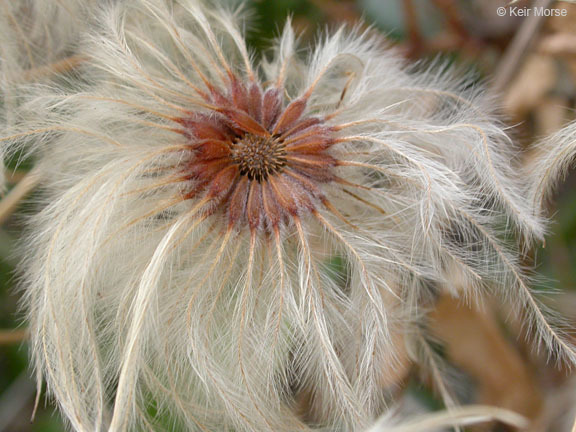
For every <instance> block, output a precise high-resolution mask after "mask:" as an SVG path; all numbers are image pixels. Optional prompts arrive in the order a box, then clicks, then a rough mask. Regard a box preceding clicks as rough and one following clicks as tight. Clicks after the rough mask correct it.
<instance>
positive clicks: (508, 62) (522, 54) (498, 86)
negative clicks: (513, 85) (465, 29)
mask: <svg viewBox="0 0 576 432" xmlns="http://www.w3.org/2000/svg"><path fill="white" fill-rule="evenodd" d="M553 1H554V0H535V2H534V7H537V8H544V9H546V8H548V7H549V6H550V5H551V4H552V2H553ZM543 23H544V17H543V16H540V15H538V14H531V15H530V16H529V17H528V18H526V20H525V21H524V23H523V24H522V26H521V27H520V30H518V32H517V33H516V36H514V39H513V40H512V43H511V44H510V46H509V47H508V49H507V50H506V53H505V54H504V56H503V57H502V60H501V61H500V64H499V65H498V67H497V68H496V72H495V74H494V76H495V79H494V81H493V83H492V88H491V91H492V93H493V94H500V93H502V92H503V91H504V90H505V89H506V87H508V84H510V82H511V81H512V80H513V79H514V76H515V75H516V72H517V71H518V69H519V68H520V66H521V65H522V63H524V60H525V59H526V56H527V54H528V52H529V49H530V47H531V45H532V43H533V42H534V38H535V37H536V35H537V34H538V32H539V30H540V27H541V26H542V24H543Z"/></svg>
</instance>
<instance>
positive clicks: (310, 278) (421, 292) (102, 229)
mask: <svg viewBox="0 0 576 432" xmlns="http://www.w3.org/2000/svg"><path fill="white" fill-rule="evenodd" d="M96 22H98V23H99V24H98V26H97V27H96V28H95V29H93V30H91V31H90V32H88V34H87V35H85V37H84V39H83V42H82V43H81V52H82V54H83V55H84V56H85V60H84V61H83V63H82V65H81V68H80V69H79V72H78V73H80V74H81V76H82V80H81V82H80V83H78V82H76V83H75V84H74V85H67V86H62V88H57V87H55V86H54V87H52V88H36V89H34V91H33V92H31V94H32V95H31V96H30V99H29V101H28V102H27V104H26V105H25V106H24V107H23V108H22V110H23V112H25V113H26V116H27V118H36V119H37V120H36V122H35V123H34V124H33V125H32V126H30V123H28V124H26V125H25V127H24V126H23V127H15V128H14V130H10V131H9V133H10V136H9V137H8V138H5V139H4V142H6V143H7V144H8V145H9V147H8V149H9V150H10V151H13V152H15V151H17V150H18V149H22V148H24V149H26V151H28V152H30V153H32V154H35V155H37V169H38V171H39V173H40V175H41V176H42V180H41V191H40V195H41V200H42V204H43V209H42V210H41V212H40V213H39V214H38V215H36V216H34V217H33V219H32V221H31V222H30V229H29V236H28V239H27V243H26V246H25V247H26V248H28V249H27V257H26V260H25V263H24V264H23V269H25V271H24V272H23V275H24V276H23V278H24V285H25V289H26V291H25V292H26V299H25V304H26V308H27V312H28V316H29V320H30V331H31V345H32V351H33V359H34V364H35V367H36V368H37V371H38V380H39V382H42V380H43V379H45V380H46V382H47V386H48V390H49V392H50V394H51V395H53V396H54V397H55V399H56V400H57V401H58V403H59V405H60V407H61V409H62V411H63V413H64V414H65V416H66V417H67V419H68V420H69V421H70V423H71V425H72V427H73V428H74V429H75V430H79V431H95V430H97V431H99V430H111V431H125V430H163V429H166V430H198V431H225V430H226V431H227V430H230V431H232V430H233V431H276V432H280V431H286V432H288V431H290V432H293V431H297V430H320V429H322V428H324V429H322V430H341V431H361V430H364V429H365V428H367V427H369V426H370V425H371V424H372V423H373V421H374V420H375V419H376V418H377V417H378V416H379V415H380V414H382V413H383V412H385V410H386V407H387V405H388V403H389V402H390V395H391V392H392V391H393V390H394V388H393V382H394V381H393V380H391V379H390V378H389V377H390V376H394V375H395V374H397V373H398V371H399V369H400V368H403V367H406V366H405V365H406V363H407V359H410V360H415V361H418V359H417V358H416V354H414V353H417V352H419V350H418V349H417V348H418V345H419V344H422V343H425V339H426V334H425V333H426V332H425V330H423V327H424V326H425V313H426V311H427V309H428V308H429V307H431V306H432V304H433V300H434V298H435V297H436V296H437V295H438V294H439V293H440V292H442V291H444V292H446V291H447V292H449V293H450V294H451V295H454V296H462V297H463V298H467V299H471V300H474V299H476V298H478V297H480V296H481V295H482V294H483V293H485V292H489V291H490V292H496V293H498V294H499V295H501V297H502V298H503V299H505V300H506V301H509V302H510V303H511V304H513V305H515V307H516V310H517V311H519V312H520V313H522V314H524V315H525V318H526V320H527V322H529V323H532V324H533V325H534V327H533V329H534V330H536V331H537V332H538V338H539V340H543V341H545V342H546V344H547V345H548V347H549V348H550V349H551V350H552V351H555V352H558V353H560V354H562V355H564V356H567V357H569V358H570V359H572V358H573V354H572V349H571V347H569V346H568V345H567V344H566V342H564V341H563V340H562V339H561V338H560V337H559V336H558V335H557V334H556V333H555V332H554V331H553V330H552V327H551V326H550V325H549V324H548V323H547V322H546V320H545V318H544V316H543V314H542V313H541V312H540V310H539V308H538V305H537V303H536V300H535V299H534V298H533V297H532V295H531V293H530V291H529V288H528V286H527V282H526V279H525V277H524V275H523V272H522V271H521V269H520V266H519V261H520V259H521V255H520V252H519V248H517V247H515V246H514V244H513V243H514V242H513V241H510V240H509V238H510V237H512V236H513V235H517V236H518V238H519V239H521V242H523V243H529V242H530V241H532V240H533V239H539V238H541V237H542V235H543V233H544V228H543V223H542V221H541V219H540V216H539V215H538V214H537V212H535V211H534V209H533V206H532V205H531V203H530V202H528V201H527V200H525V199H524V196H523V195H524V194H525V193H524V191H525V189H526V188H525V186H524V185H523V184H522V178H520V176H519V175H518V172H519V168H518V167H517V165H516V158H517V157H518V153H517V150H516V149H515V148H514V146H513V145H512V144H511V142H510V139H509V138H508V137H507V135H506V134H505V132H504V130H503V128H502V126H501V125H500V124H499V123H498V122H497V121H496V120H495V119H494V118H493V117H492V116H491V114H490V110H489V109H488V108H489V105H490V101H488V100H485V98H484V97H483V95H482V94H483V91H482V89H480V88H473V87H471V86H470V85H469V83H468V81H467V80H466V79H462V80H458V79H456V78H455V76H454V75H453V74H451V73H449V72H446V71H441V72H438V71H437V68H430V69H425V68H422V67H420V69H418V68H416V67H412V68H410V67H407V66H406V65H404V64H403V61H402V60H401V59H400V57H399V56H398V55H397V54H396V53H395V52H394V51H393V50H391V49H389V48H388V47H386V46H385V44H384V43H383V41H382V39H381V37H379V36H377V35H375V34H372V32H371V31H370V30H368V31H365V32H363V31H359V30H357V29H346V28H342V29H340V30H338V31H336V32H334V33H331V34H329V35H326V36H323V37H321V38H320V39H319V40H318V41H317V43H316V45H315V47H314V48H313V49H312V50H310V51H309V53H308V54H306V55H304V52H299V48H298V44H297V40H296V37H295V35H294V32H293V30H292V27H291V25H290V23H288V24H287V25H286V26H285V28H284V30H283V31H282V34H281V36H280V37H279V40H278V41H277V42H276V43H275V44H274V48H273V50H272V51H271V53H270V55H269V56H263V57H262V58H263V59H262V60H261V61H259V62H258V61H256V60H255V58H256V55H253V54H251V53H250V52H249V50H248V48H247V47H246V44H245V41H244V38H243V35H242V32H241V31H240V29H241V28H242V26H243V20H242V16H241V13H240V12H238V11H227V10H212V9H208V8H206V7H205V6H202V5H201V4H200V3H198V2H197V1H193V0H179V1H164V0H162V1H159V0H156V1H152V0H138V1H136V0H135V1H127V2H123V3H122V4H119V5H115V6H109V7H107V8H106V9H105V10H104V12H103V13H102V15H101V16H100V18H99V19H98V20H96ZM437 66H441V65H437ZM456 278H457V279H458V280H459V281H460V283H459V284H458V285H456V284H455V283H454V280H455V279H456ZM302 401H305V403H303V402H302Z"/></svg>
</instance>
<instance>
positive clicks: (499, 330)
mask: <svg viewBox="0 0 576 432" xmlns="http://www.w3.org/2000/svg"><path fill="white" fill-rule="evenodd" d="M46 1H57V0H46ZM86 1H90V0H86ZM0 3H1V1H0ZM245 3H246V4H247V7H248V9H249V10H250V11H252V19H251V25H250V27H249V28H248V39H249V43H250V45H251V46H252V48H253V49H254V50H256V51H258V52H264V53H265V52H266V49H267V48H268V47H269V46H270V41H271V40H272V39H273V38H274V37H275V36H277V35H278V33H279V30H280V29H281V28H282V26H283V23H284V21H285V19H286V17H287V16H291V17H292V18H293V22H294V24H295V27H296V28H297V29H298V31H299V32H300V33H301V36H302V40H303V42H304V44H303V45H306V44H307V43H313V42H314V39H315V37H316V36H317V35H318V34H319V32H320V31H323V30H324V29H326V28H327V27H328V28H334V27H337V26H339V25H341V24H342V23H347V24H349V25H358V26H368V25H371V26H373V27H372V30H371V31H374V32H380V33H382V34H383V35H384V36H385V38H386V39H387V40H388V41H389V43H390V45H392V46H394V47H395V48H396V49H397V50H399V52H400V53H401V54H402V55H403V56H404V57H405V58H406V59H407V61H415V60H425V61H429V60H435V59H437V58H442V59H445V60H446V62H448V63H453V64H455V65H457V66H459V67H460V68H461V69H462V70H471V71H473V72H474V76H476V77H477V80H478V82H479V83H482V84H483V85H485V86H487V89H488V91H490V92H492V93H493V94H494V95H495V96H494V106H495V108H496V109H497V110H498V112H499V113H500V115H501V116H502V117H503V119H504V121H505V122H506V123H507V124H508V125H509V126H510V128H511V129H510V133H511V134H512V135H513V136H514V137H515V138H516V139H517V142H518V143H519V145H521V146H523V147H524V148H525V149H526V152H525V157H526V158H530V153H531V150H530V149H531V148H532V147H533V146H534V143H536V142H537V140H538V138H540V137H543V136H545V135H547V134H549V133H552V132H554V131H556V130H558V129H559V128H561V127H562V126H563V125H564V124H566V123H567V122H569V121H571V120H574V119H575V118H576V114H575V111H574V108H575V103H576V4H574V2H573V1H557V2H554V1H552V0H536V1H534V2H532V1H528V0H526V1H518V0H517V1H514V2H511V1H509V0H245ZM510 3H513V4H512V5H510ZM534 5H539V6H544V7H554V8H562V9H565V10H566V13H565V14H563V15H565V16H559V17H541V18H537V17H534V16H531V17H528V18H525V17H519V16H514V13H512V12H511V8H512V7H517V8H523V7H528V6H529V7H532V6H534ZM504 6H507V9H506V11H505V13H504V14H502V10H499V9H498V8H499V7H504ZM499 11H500V15H503V16H500V15H499V13H498V12H499ZM29 168H30V167H29V166H27V165H26V163H24V164H19V166H18V169H17V170H15V171H14V172H10V173H9V187H10V188H21V190H22V191H25V190H26V189H27V186H26V183H25V182H26V180H24V183H23V182H22V181H23V180H22V179H25V178H26V177H25V175H26V172H27V170H29ZM32 193H33V192H32ZM16 195H18V194H16ZM6 196H8V197H9V196H14V194H7V195H6ZM27 205H29V204H27V203H26V201H20V202H19V204H18V205H17V207H18V208H17V210H18V211H17V212H16V213H12V212H11V211H10V212H8V213H12V214H8V213H6V214H7V217H5V218H1V217H0V432H33V431H34V432H39V431H40V432H52V431H54V432H56V431H64V430H65V428H64V425H63V423H62V421H61V419H60V417H59V415H58V414H57V412H56V411H55V410H54V407H53V405H51V403H50V401H46V400H45V398H44V397H43V396H42V397H41V398H40V404H39V409H38V412H37V414H36V417H35V420H34V421H33V422H31V421H30V419H31V415H32V411H33V407H34V401H35V397H36V390H35V386H34V383H33V381H32V380H31V379H30V376H31V374H32V371H30V370H28V369H27V363H28V361H27V359H28V357H27V355H28V354H27V344H26V332H25V326H24V324H23V323H22V320H21V316H20V315H19V314H18V303H19V297H20V294H19V293H18V292H17V291H16V289H15V286H16V282H17V280H16V277H15V272H14V269H15V262H16V255H15V239H17V238H18V237H19V235H20V232H21V229H22V222H23V218H24V216H22V215H23V214H24V215H25V214H26V206H27ZM0 206H4V207H6V206H10V207H14V208H15V207H16V206H13V205H12V203H10V202H8V199H7V198H6V197H4V198H3V199H2V200H1V201H0ZM549 211H550V215H552V216H553V221H554V223H553V225H552V226H551V232H550V235H549V236H548V237H547V240H546V244H545V245H537V247H536V248H535V250H534V252H533V256H532V257H531V258H530V259H528V262H526V264H528V265H531V264H533V263H535V264H536V268H537V273H538V275H539V277H538V280H537V281H535V283H534V285H535V288H538V289H541V290H543V291H549V292H552V291H556V293H555V295H553V296H551V299H550V304H551V306H552V307H554V308H555V309H556V310H558V311H559V312H560V313H562V314H563V315H564V316H565V317H566V319H567V320H568V322H570V323H576V291H575V285H576V173H573V174H572V175H569V176H568V178H567V179H566V181H565V182H563V184H562V185H561V187H560V189H559V191H558V193H557V194H556V196H555V199H554V201H553V202H552V203H551V205H550V209H549ZM0 214H2V212H0ZM507 318H508V317H507V313H506V311H503V310H500V308H499V307H498V304H495V303H494V304H492V303H491V302H490V301H489V300H488V301H487V302H486V304H485V305H484V307H483V308H482V309H481V310H477V309H470V308H469V307H467V306H466V305H462V304H459V303H458V302H457V301H455V300H453V299H449V298H440V299H439V301H438V304H437V306H436V309H435V310H434V311H433V312H432V313H431V314H430V317H429V322H428V324H429V325H430V326H431V328H432V329H433V332H434V335H435V336H436V338H437V340H438V348H437V351H438V356H439V358H441V359H442V360H444V364H445V368H446V372H447V373H448V375H450V376H452V377H453V380H452V382H453V383H455V385H454V386H453V387H454V388H453V389H452V391H453V392H454V394H456V395H457V397H458V400H460V401H461V402H462V403H483V404H488V405H495V406H500V407H504V408H509V409H512V410H514V411H517V412H519V413H521V414H523V415H525V416H527V417H529V418H530V419H531V420H532V422H533V426H532V429H531V430H532V431H533V432H546V431H549V432H563V431H570V430H571V425H572V422H573V418H574V414H575V410H574V406H575V401H576V379H575V378H574V377H572V376H571V375H570V373H569V371H566V370H563V369H562V368H561V367H555V366H554V365H553V364H548V363H547V357H546V355H545V354H544V353H542V352H540V353H539V352H537V351H535V350H534V349H533V347H531V346H529V345H528V344H527V343H526V342H525V341H524V338H523V337H522V329H521V326H520V324H519V323H517V322H514V320H511V319H507ZM429 375H430V371H423V370H419V369H418V368H417V367H416V366H414V365H412V364H406V365H405V367H404V368H402V369H401V370H399V373H398V376H397V377H394V380H395V383H394V385H395V387H396V388H397V389H398V391H399V394H400V395H402V396H401V401H402V402H401V409H402V410H404V411H406V412H426V411H434V410H438V409H442V408H444V404H443V403H442V398H440V397H439V396H438V393H439V391H440V390H442V389H438V388H434V387H435V386H434V385H433V384H432V381H433V380H432V379H430V377H429ZM474 430H475V431H486V432H487V431H494V432H496V431H499V432H502V431H508V430H511V429H507V428H506V426H504V425H496V424H492V425H484V426H482V427H476V428H475V429H474Z"/></svg>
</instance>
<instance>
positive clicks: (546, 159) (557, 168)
mask: <svg viewBox="0 0 576 432" xmlns="http://www.w3.org/2000/svg"><path fill="white" fill-rule="evenodd" d="M575 158H576V122H573V123H570V124H569V125H567V126H566V127H564V128H563V129H560V130H559V131H558V132H556V133H554V134H552V135H550V136H547V137H545V138H543V139H541V140H540V141H539V142H537V143H536V144H535V145H534V150H533V154H532V157H531V158H530V160H529V163H528V164H527V165H526V169H525V173H526V174H528V175H527V178H529V179H530V182H529V183H528V184H527V186H528V187H527V190H528V195H527V196H528V199H529V200H530V203H531V205H532V206H533V207H534V209H535V212H536V214H537V215H540V214H545V204H546V200H547V199H548V198H549V196H550V194H551V193H552V192H553V190H554V188H555V187H556V186H557V185H558V183H559V182H560V181H561V180H563V178H564V177H565V176H566V173H567V172H568V169H569V168H570V165H571V164H573V163H574V159H575Z"/></svg>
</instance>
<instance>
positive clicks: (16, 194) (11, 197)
mask: <svg viewBox="0 0 576 432" xmlns="http://www.w3.org/2000/svg"><path fill="white" fill-rule="evenodd" d="M37 183H38V175H37V173H36V171H34V170H32V171H30V172H29V173H28V174H26V175H25V176H24V178H23V179H22V180H21V181H20V182H19V183H18V184H17V185H16V186H14V188H13V189H12V190H11V191H10V192H9V193H8V194H7V195H6V196H5V197H4V198H3V199H2V201H0V225H2V224H3V223H4V222H5V221H6V220H7V219H8V218H9V217H10V215H11V214H12V213H13V212H14V210H15V209H16V207H18V204H19V203H20V201H22V199H23V198H24V197H25V196H26V195H28V193H29V192H30V191H31V190H32V189H34V187H35V186H36V184H37Z"/></svg>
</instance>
